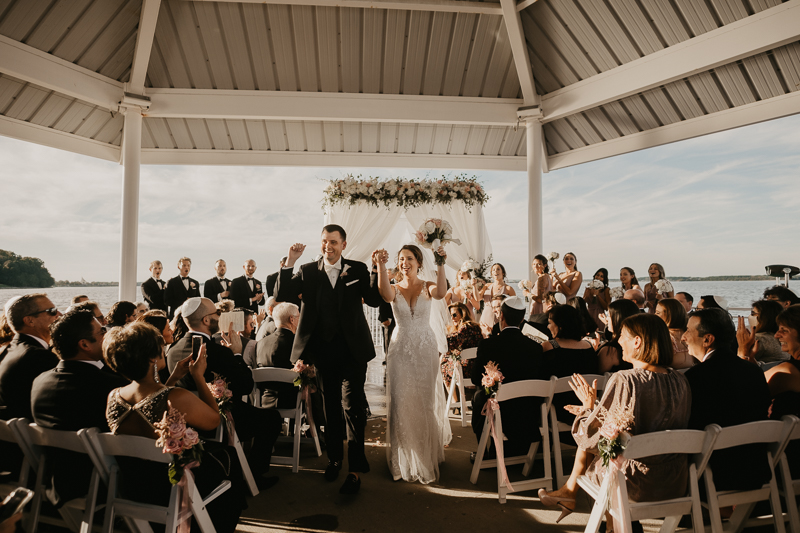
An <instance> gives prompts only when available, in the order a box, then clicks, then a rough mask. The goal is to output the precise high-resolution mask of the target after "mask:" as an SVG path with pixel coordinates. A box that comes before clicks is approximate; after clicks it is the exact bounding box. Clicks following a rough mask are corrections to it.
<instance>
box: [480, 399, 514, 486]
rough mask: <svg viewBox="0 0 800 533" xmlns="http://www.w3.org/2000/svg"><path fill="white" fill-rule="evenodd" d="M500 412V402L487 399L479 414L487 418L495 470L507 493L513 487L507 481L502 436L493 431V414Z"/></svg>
mask: <svg viewBox="0 0 800 533" xmlns="http://www.w3.org/2000/svg"><path fill="white" fill-rule="evenodd" d="M499 410H500V402H498V401H497V400H496V399H495V398H489V399H488V400H487V401H486V405H484V406H483V410H482V411H481V414H482V415H484V416H486V417H488V418H489V432H490V433H491V434H492V439H493V440H494V448H495V454H496V455H497V469H498V470H499V471H500V475H501V478H502V480H503V481H504V482H505V484H506V487H508V492H514V486H513V485H512V484H511V482H510V481H509V480H508V472H506V463H505V460H504V459H503V436H502V435H499V436H498V435H497V432H496V431H495V429H494V412H495V411H499Z"/></svg>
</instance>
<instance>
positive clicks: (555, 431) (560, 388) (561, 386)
mask: <svg viewBox="0 0 800 533" xmlns="http://www.w3.org/2000/svg"><path fill="white" fill-rule="evenodd" d="M609 376H610V373H609V374H606V375H604V376H603V375H600V374H584V375H583V379H585V380H586V383H588V384H589V385H591V384H592V381H594V380H597V397H598V399H599V398H600V396H601V394H600V393H601V391H603V390H604V389H605V385H606V380H607V379H608V377H609ZM571 379H572V377H563V378H558V381H556V388H555V390H554V391H553V397H555V395H556V394H559V393H562V392H569V391H571V390H572V389H571V388H570V386H569V382H570V380H571ZM557 415H558V413H556V406H555V405H553V404H552V402H551V404H550V432H551V434H552V438H553V461H554V462H555V463H556V485H557V486H559V487H560V486H562V485H564V483H566V481H567V478H568V477H569V476H566V475H564V465H563V457H562V456H561V453H562V450H561V436H560V435H559V433H560V432H562V431H571V430H572V426H569V425H567V424H565V423H564V422H559V421H558V418H557Z"/></svg>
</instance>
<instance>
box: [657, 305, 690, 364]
mask: <svg viewBox="0 0 800 533" xmlns="http://www.w3.org/2000/svg"><path fill="white" fill-rule="evenodd" d="M656 316H657V317H659V318H660V319H661V320H663V321H664V323H665V324H666V325H667V327H668V328H669V334H670V337H672V349H673V350H674V352H675V353H674V354H673V355H672V368H675V369H681V368H691V367H692V366H694V364H695V363H696V362H697V360H696V359H695V358H694V357H692V356H691V355H689V348H688V347H687V346H686V344H684V342H683V340H682V338H683V334H684V333H685V332H686V321H687V317H686V310H685V309H684V308H683V305H681V303H680V302H679V301H678V300H676V299H674V298H664V299H663V300H659V302H658V304H656Z"/></svg>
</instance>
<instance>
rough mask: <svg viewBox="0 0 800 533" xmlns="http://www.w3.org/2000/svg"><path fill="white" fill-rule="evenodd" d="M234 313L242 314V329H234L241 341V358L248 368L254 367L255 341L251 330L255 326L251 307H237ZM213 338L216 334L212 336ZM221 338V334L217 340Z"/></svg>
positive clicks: (254, 317)
mask: <svg viewBox="0 0 800 533" xmlns="http://www.w3.org/2000/svg"><path fill="white" fill-rule="evenodd" d="M233 312H234V313H237V312H241V313H242V314H243V315H244V329H242V330H241V331H234V333H236V334H238V335H239V338H240V339H241V341H242V359H244V362H245V364H246V365H247V366H248V367H250V368H255V367H256V364H257V363H256V341H254V340H253V330H254V328H255V319H256V316H255V315H254V314H253V311H252V310H251V309H248V308H246V307H237V308H236V309H234V310H233ZM214 338H215V340H217V339H216V335H215V336H214ZM221 340H222V338H221V336H220V339H219V340H217V342H220V341H221Z"/></svg>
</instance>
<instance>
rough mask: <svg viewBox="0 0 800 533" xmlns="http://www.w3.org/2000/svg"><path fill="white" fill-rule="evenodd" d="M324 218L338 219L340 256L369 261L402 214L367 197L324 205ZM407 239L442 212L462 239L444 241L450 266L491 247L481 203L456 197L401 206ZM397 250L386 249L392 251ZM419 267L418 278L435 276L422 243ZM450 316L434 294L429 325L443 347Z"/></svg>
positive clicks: (483, 255)
mask: <svg viewBox="0 0 800 533" xmlns="http://www.w3.org/2000/svg"><path fill="white" fill-rule="evenodd" d="M325 210H326V211H325V224H339V225H340V226H342V227H343V228H344V229H345V231H346V232H347V249H346V250H345V252H344V256H345V257H347V258H348V259H353V260H355V261H363V262H364V263H367V264H369V263H370V257H371V256H372V252H373V251H375V250H377V249H378V248H385V247H386V245H387V239H388V238H389V236H390V234H391V233H392V230H393V229H394V228H395V226H396V225H397V224H398V223H399V222H400V221H401V220H402V215H403V208H401V207H397V206H391V207H384V206H377V207H376V206H374V205H371V204H369V203H367V202H358V203H356V204H354V205H344V204H336V205H334V206H326V208H325ZM405 215H406V217H405V218H406V221H407V224H406V225H407V229H408V232H409V239H408V242H413V238H412V237H413V235H414V232H415V231H417V229H419V227H420V226H422V223H423V222H425V221H426V220H427V219H429V218H441V219H444V220H447V221H448V222H450V224H451V225H452V226H453V237H454V238H456V239H459V240H460V241H461V246H458V245H455V244H452V243H451V244H448V245H447V246H446V250H447V266H449V267H451V268H452V269H454V270H458V269H459V268H461V265H462V264H463V263H464V261H466V260H467V259H469V258H472V259H474V260H475V261H478V262H482V261H484V260H485V259H486V258H487V257H489V255H490V254H491V253H492V245H491V243H490V242H489V233H488V231H487V230H486V222H485V220H484V218H483V208H482V207H481V206H480V205H476V206H473V207H472V210H471V211H470V210H468V209H467V206H466V205H465V204H464V202H461V201H454V202H453V203H451V204H450V205H445V204H434V205H424V206H420V207H412V208H409V209H407V210H405ZM395 252H396V250H389V255H390V257H394V254H395ZM422 254H423V259H424V260H423V264H424V268H423V271H422V272H421V273H420V278H422V279H424V280H428V281H436V265H435V264H434V261H433V252H432V251H431V250H428V249H426V248H422ZM449 319H450V316H449V314H448V312H447V306H446V305H445V303H444V300H438V301H437V300H434V301H433V302H432V308H431V321H430V323H431V328H432V329H433V332H434V334H435V335H436V342H437V344H438V347H439V351H440V352H441V353H445V352H447V336H446V331H447V330H446V326H447V324H449V323H450V320H449Z"/></svg>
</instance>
